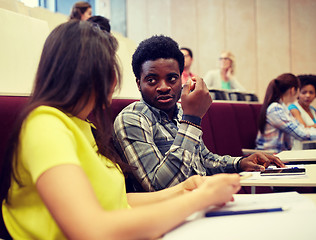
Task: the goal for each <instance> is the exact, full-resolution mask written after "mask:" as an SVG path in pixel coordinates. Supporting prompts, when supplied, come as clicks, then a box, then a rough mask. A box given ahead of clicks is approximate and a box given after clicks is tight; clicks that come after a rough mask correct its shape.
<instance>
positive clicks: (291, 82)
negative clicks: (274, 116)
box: [258, 73, 300, 134]
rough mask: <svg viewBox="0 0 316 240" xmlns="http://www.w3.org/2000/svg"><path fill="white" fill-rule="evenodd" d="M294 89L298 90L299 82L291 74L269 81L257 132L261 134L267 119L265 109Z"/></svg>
mask: <svg viewBox="0 0 316 240" xmlns="http://www.w3.org/2000/svg"><path fill="white" fill-rule="evenodd" d="M292 87H294V88H295V90H298V89H299V88H300V80H299V79H298V78H297V77H296V76H295V75H293V74H291V73H284V74H282V75H280V76H278V77H277V78H275V79H273V80H271V81H270V83H269V85H268V87H267V91H266V95H265V97H264V101H263V104H262V107H261V110H260V115H259V123H258V124H259V130H260V132H261V133H262V134H263V133H264V128H265V125H266V119H267V108H268V107H269V105H270V104H271V103H273V102H279V101H280V99H281V97H282V96H283V95H284V94H285V92H286V91H287V90H288V89H290V88H292Z"/></svg>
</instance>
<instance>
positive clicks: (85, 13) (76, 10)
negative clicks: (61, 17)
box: [69, 1, 92, 21]
mask: <svg viewBox="0 0 316 240" xmlns="http://www.w3.org/2000/svg"><path fill="white" fill-rule="evenodd" d="M91 16H92V7H91V5H90V3H88V2H83V1H82V2H77V3H75V4H74V5H73V7H72V9H71V13H70V17H69V18H70V19H77V20H82V21H86V20H88V19H89V18H90V17H91Z"/></svg>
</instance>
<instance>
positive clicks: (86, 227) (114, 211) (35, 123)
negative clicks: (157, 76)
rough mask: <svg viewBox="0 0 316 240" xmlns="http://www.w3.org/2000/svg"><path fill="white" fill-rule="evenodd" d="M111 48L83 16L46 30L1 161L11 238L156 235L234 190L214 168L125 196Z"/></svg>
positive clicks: (236, 185) (235, 180) (233, 180)
mask: <svg viewBox="0 0 316 240" xmlns="http://www.w3.org/2000/svg"><path fill="white" fill-rule="evenodd" d="M116 48H117V42H116V40H115V38H113V36H112V35H111V34H108V33H107V32H106V31H101V30H100V28H99V27H96V25H92V24H91V23H89V22H86V21H84V22H83V21H68V22H67V23H64V24H62V25H60V26H58V27H57V28H56V29H54V30H53V31H52V32H51V34H50V35H49V36H48V38H47V40H46V42H45V44H44V48H43V52H42V55H41V59H40V63H39V67H38V71H37V74H36V81H35V88H34V90H33V93H32V94H31V98H30V101H29V102H28V104H27V106H26V107H25V109H24V111H23V112H22V113H21V115H20V118H19V121H18V122H17V125H16V127H15V129H14V131H13V133H12V137H11V141H10V142H9V143H8V150H7V153H6V156H5V160H4V161H3V162H2V163H1V166H0V199H1V202H2V214H3V219H4V223H5V225H6V227H7V229H8V231H9V233H10V234H11V236H12V238H13V239H78V240H80V239H120V240H121V239H154V238H157V237H159V236H161V235H162V234H164V233H165V232H167V231H169V230H171V229H173V228H174V227H176V226H177V225H179V224H180V223H182V222H184V221H185V219H186V218H187V217H188V216H190V215H191V214H192V213H194V212H196V211H199V210H202V209H204V208H207V207H209V206H211V205H223V204H225V203H226V202H228V201H230V200H232V194H234V193H236V192H237V191H238V190H239V189H240V182H239V181H240V178H239V175H238V174H218V175H216V176H213V177H201V176H194V177H191V178H189V179H188V180H187V181H185V182H183V183H181V184H179V185H177V186H175V187H173V188H169V189H166V190H163V191H160V192H154V193H131V194H126V190H125V184H124V176H123V173H122V170H124V169H127V170H128V166H127V165H126V164H123V163H122V161H121V160H120V159H119V157H118V156H117V154H116V153H115V151H114V149H113V147H112V144H111V133H112V130H113V129H112V124H111V118H110V114H109V111H110V108H109V107H110V104H111V101H112V94H113V92H114V89H115V86H116V83H120V72H119V65H118V60H117V59H116V55H115V52H116ZM90 113H93V114H94V116H95V122H94V124H93V125H92V124H91V123H90V122H89V121H88V120H87V117H88V116H89V115H90ZM91 128H93V129H94V130H93V131H94V134H92V131H91ZM193 190H194V191H193Z"/></svg>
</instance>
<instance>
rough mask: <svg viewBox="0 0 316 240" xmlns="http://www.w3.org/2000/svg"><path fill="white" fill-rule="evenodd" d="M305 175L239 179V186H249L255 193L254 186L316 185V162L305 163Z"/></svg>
mask: <svg viewBox="0 0 316 240" xmlns="http://www.w3.org/2000/svg"><path fill="white" fill-rule="evenodd" d="M304 166H305V168H306V176H298V177H294V176H288V177H287V176H275V177H271V176H265V177H260V178H258V179H252V178H248V179H244V180H241V181H240V183H241V186H251V193H252V194H254V193H256V187H262V186H269V187H316V164H306V165H304ZM255 174H257V173H255Z"/></svg>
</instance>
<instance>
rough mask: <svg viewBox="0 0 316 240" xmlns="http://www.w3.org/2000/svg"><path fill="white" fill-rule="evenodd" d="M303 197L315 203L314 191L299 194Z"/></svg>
mask: <svg viewBox="0 0 316 240" xmlns="http://www.w3.org/2000/svg"><path fill="white" fill-rule="evenodd" d="M301 195H303V196H304V197H307V198H309V199H310V200H312V201H313V202H314V203H315V204H316V194H315V193H310V194H301Z"/></svg>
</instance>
